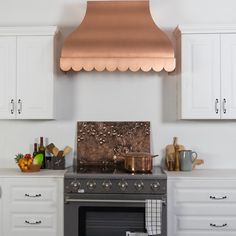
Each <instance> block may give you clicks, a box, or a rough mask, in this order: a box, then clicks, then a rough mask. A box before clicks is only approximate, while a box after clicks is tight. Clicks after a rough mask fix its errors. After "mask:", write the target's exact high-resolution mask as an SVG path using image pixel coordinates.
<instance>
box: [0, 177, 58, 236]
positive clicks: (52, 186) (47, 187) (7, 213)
mask: <svg viewBox="0 0 236 236" xmlns="http://www.w3.org/2000/svg"><path fill="white" fill-rule="evenodd" d="M3 191H4V195H3V198H2V201H3V202H4V205H3V215H4V217H3V226H4V227H3V234H1V235H3V236H32V235H34V236H42V235H43V236H63V180H62V179H57V178H28V177H26V178H5V179H4V188H3ZM1 228H2V227H1Z"/></svg>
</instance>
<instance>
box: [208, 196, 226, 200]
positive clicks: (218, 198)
mask: <svg viewBox="0 0 236 236" xmlns="http://www.w3.org/2000/svg"><path fill="white" fill-rule="evenodd" d="M226 198H227V196H223V197H214V196H210V199H212V200H224V199H226Z"/></svg>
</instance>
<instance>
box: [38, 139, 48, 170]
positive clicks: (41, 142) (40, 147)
mask: <svg viewBox="0 0 236 236" xmlns="http://www.w3.org/2000/svg"><path fill="white" fill-rule="evenodd" d="M45 151H46V148H45V146H44V145H43V137H40V144H39V150H38V153H41V154H43V163H42V166H41V169H45V168H46V166H45Z"/></svg>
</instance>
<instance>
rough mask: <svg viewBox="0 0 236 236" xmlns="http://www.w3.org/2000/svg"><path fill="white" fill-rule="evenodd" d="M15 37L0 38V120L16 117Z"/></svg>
mask: <svg viewBox="0 0 236 236" xmlns="http://www.w3.org/2000/svg"><path fill="white" fill-rule="evenodd" d="M15 96H16V37H0V119H11V118H15V117H16V111H15V109H14V103H15V102H16V97H15Z"/></svg>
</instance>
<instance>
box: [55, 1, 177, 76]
mask: <svg viewBox="0 0 236 236" xmlns="http://www.w3.org/2000/svg"><path fill="white" fill-rule="evenodd" d="M60 67H61V69H62V70H63V71H69V70H74V71H80V70H85V71H92V70H94V69H95V70H97V71H103V70H108V71H115V70H119V71H126V70H128V69H129V70H131V71H134V72H135V71H138V70H142V71H145V72H147V71H150V70H154V71H156V72H159V71H161V70H163V69H164V70H165V71H167V72H171V71H173V70H174V69H175V55H174V49H173V46H172V45H171V42H170V40H169V39H168V37H167V36H166V35H165V33H164V32H163V31H161V30H160V29H159V28H158V27H157V26H156V24H155V23H154V21H153V19H152V17H151V14H150V10H149V0H108V1H107V0H103V1H101V0H93V1H88V4H87V12H86V15H85V18H84V20H83V21H82V23H81V25H80V26H79V27H78V28H76V29H75V31H74V32H72V33H71V34H70V35H69V36H68V38H66V40H65V42H64V46H63V48H62V52H61V59H60Z"/></svg>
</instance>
